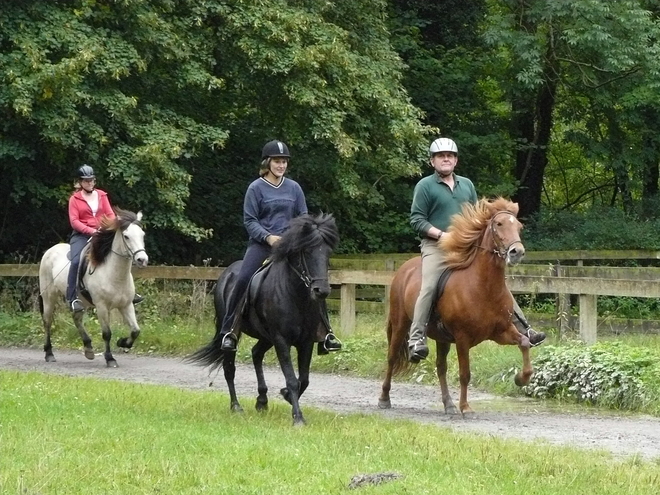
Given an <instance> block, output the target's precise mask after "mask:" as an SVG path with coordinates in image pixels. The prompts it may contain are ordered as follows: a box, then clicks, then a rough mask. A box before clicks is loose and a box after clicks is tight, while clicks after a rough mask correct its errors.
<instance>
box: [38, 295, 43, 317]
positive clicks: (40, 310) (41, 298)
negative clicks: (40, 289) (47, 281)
mask: <svg viewBox="0 0 660 495" xmlns="http://www.w3.org/2000/svg"><path fill="white" fill-rule="evenodd" d="M39 313H40V314H41V316H43V315H44V298H43V297H42V295H41V294H39Z"/></svg>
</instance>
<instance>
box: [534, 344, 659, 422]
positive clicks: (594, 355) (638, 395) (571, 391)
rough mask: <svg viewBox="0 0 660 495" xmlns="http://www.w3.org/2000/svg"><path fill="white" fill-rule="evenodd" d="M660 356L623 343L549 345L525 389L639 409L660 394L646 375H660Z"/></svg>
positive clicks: (537, 394) (545, 395) (542, 395)
mask: <svg viewBox="0 0 660 495" xmlns="http://www.w3.org/2000/svg"><path fill="white" fill-rule="evenodd" d="M657 362H658V357H657V356H655V355H654V354H653V352H651V351H649V350H647V349H644V348H639V347H629V346H625V345H623V344H621V343H619V342H603V343H598V344H596V345H594V346H591V347H587V346H584V345H577V344H576V345H571V346H563V347H552V346H548V347H546V348H545V349H544V352H543V354H541V355H539V356H538V357H537V358H536V359H535V361H534V365H535V368H536V372H535V373H534V375H533V376H532V379H531V381H530V383H529V384H528V385H527V386H526V387H524V392H525V393H526V394H527V395H529V396H532V397H538V398H543V399H545V398H558V399H573V400H576V401H578V402H586V403H589V404H595V405H601V406H606V407H612V408H618V409H628V410H636V409H639V408H640V407H642V406H644V405H645V404H646V403H648V402H649V400H650V399H651V396H652V395H654V394H655V393H656V391H655V390H654V388H655V387H654V384H653V383H652V382H651V383H647V382H646V380H645V379H644V378H645V377H650V376H653V375H656V376H657V374H658V365H657V364H656V363H657Z"/></svg>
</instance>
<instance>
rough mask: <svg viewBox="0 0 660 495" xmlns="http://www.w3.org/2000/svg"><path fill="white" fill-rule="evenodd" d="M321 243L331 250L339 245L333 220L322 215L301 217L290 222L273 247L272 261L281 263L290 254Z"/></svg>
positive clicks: (329, 216)
mask: <svg viewBox="0 0 660 495" xmlns="http://www.w3.org/2000/svg"><path fill="white" fill-rule="evenodd" d="M323 243H325V244H327V245H329V246H330V247H331V248H332V249H334V248H335V247H337V244H338V243H339V231H338V229H337V224H336V222H335V218H334V217H333V216H332V215H330V214H324V213H321V214H320V215H317V216H312V215H301V216H299V217H296V218H294V219H293V220H291V223H290V224H289V228H288V229H287V230H286V232H284V234H282V238H281V239H280V240H279V241H278V242H277V243H276V244H275V245H274V246H273V256H272V259H273V261H281V260H284V259H286V258H287V257H288V256H289V255H290V254H292V253H298V252H300V251H302V250H304V249H309V248H311V247H314V246H318V245H320V244H323Z"/></svg>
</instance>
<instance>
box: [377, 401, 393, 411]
mask: <svg viewBox="0 0 660 495" xmlns="http://www.w3.org/2000/svg"><path fill="white" fill-rule="evenodd" d="M378 409H392V402H391V401H390V399H387V400H383V399H378Z"/></svg>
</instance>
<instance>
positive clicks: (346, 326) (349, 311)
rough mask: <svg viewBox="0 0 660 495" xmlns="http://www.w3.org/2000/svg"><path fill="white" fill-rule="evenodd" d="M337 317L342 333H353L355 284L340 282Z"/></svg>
mask: <svg viewBox="0 0 660 495" xmlns="http://www.w3.org/2000/svg"><path fill="white" fill-rule="evenodd" d="M340 296H341V299H340V302H339V319H340V322H341V331H342V333H343V334H344V335H352V334H353V333H355V284H341V290H340Z"/></svg>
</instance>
